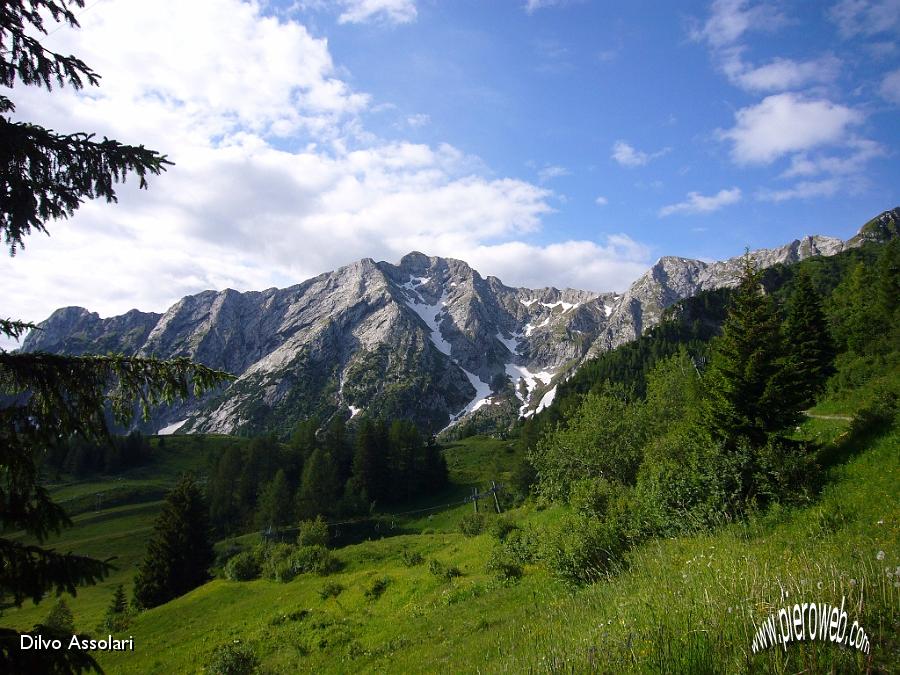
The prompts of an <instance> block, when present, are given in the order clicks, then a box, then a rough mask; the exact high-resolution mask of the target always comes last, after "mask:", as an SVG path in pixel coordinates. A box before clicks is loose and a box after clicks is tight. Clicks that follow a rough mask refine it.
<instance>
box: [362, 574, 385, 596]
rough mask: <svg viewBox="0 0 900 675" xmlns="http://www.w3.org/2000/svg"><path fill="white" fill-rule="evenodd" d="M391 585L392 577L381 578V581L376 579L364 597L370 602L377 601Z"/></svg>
mask: <svg viewBox="0 0 900 675" xmlns="http://www.w3.org/2000/svg"><path fill="white" fill-rule="evenodd" d="M390 583H391V579H390V577H381V578H379V579H375V580H374V581H373V582H372V583H371V585H370V586H369V587H368V588H367V589H366V590H365V593H364V595H365V596H366V598H368V599H369V600H377V599H378V598H380V597H381V596H382V595H383V594H384V592H385V591H386V590H387V587H388V585H389V584H390Z"/></svg>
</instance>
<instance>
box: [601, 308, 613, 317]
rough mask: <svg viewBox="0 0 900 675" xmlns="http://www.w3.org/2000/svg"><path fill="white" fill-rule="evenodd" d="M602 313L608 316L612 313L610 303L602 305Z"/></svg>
mask: <svg viewBox="0 0 900 675" xmlns="http://www.w3.org/2000/svg"><path fill="white" fill-rule="evenodd" d="M603 313H604V314H606V317H607V318H609V315H610V314H612V313H613V306H612V305H603Z"/></svg>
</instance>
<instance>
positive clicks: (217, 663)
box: [206, 640, 259, 675]
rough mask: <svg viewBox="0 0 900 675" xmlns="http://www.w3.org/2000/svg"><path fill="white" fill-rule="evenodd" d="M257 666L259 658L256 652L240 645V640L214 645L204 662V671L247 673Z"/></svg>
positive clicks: (226, 674)
mask: <svg viewBox="0 0 900 675" xmlns="http://www.w3.org/2000/svg"><path fill="white" fill-rule="evenodd" d="M258 668H259V659H258V658H257V657H256V654H254V653H253V650H251V649H250V648H249V647H247V646H244V645H242V644H241V643H240V640H235V641H234V642H229V643H226V644H224V645H219V646H218V647H216V648H215V649H214V650H213V652H212V655H211V656H210V659H209V661H207V663H206V672H208V673H214V675H249V673H255V672H256V671H257V669H258Z"/></svg>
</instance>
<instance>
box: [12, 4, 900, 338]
mask: <svg viewBox="0 0 900 675" xmlns="http://www.w3.org/2000/svg"><path fill="white" fill-rule="evenodd" d="M79 20H80V22H81V24H82V27H81V29H80V30H70V29H68V28H61V29H59V30H57V31H55V32H53V34H52V35H50V36H49V37H47V38H46V43H47V45H48V46H49V47H51V48H53V49H55V50H57V51H69V52H72V53H74V54H76V55H78V56H80V57H81V58H83V59H84V60H85V61H86V62H87V63H88V64H90V65H91V66H92V67H94V68H95V69H96V70H97V71H98V72H99V73H100V74H101V75H102V76H103V79H102V81H101V86H100V87H99V88H96V89H91V90H89V91H83V92H73V91H71V90H67V89H62V90H55V91H54V92H52V93H50V94H48V93H46V92H43V91H40V90H36V89H33V88H21V87H17V88H16V89H14V90H13V92H11V97H12V99H13V100H14V101H15V102H16V105H17V111H18V112H17V114H18V116H19V117H20V118H21V119H27V120H30V121H36V122H39V123H41V124H44V125H45V126H48V127H51V128H54V129H57V130H59V131H67V132H68V131H80V130H92V131H97V132H99V133H100V134H108V135H109V136H110V137H114V138H117V139H119V140H122V141H123V142H132V143H144V144H146V145H147V146H148V147H152V148H155V149H159V150H161V151H163V152H166V153H168V154H169V156H170V157H171V158H172V159H173V160H174V161H175V162H176V164H175V166H174V167H172V169H171V170H170V171H169V172H167V174H165V175H164V176H161V177H159V178H156V179H154V180H152V181H151V187H150V189H149V190H148V191H146V192H144V191H137V190H136V189H135V188H134V183H133V182H129V183H127V184H126V186H125V187H124V189H123V190H122V192H121V194H120V202H119V204H117V205H106V204H97V203H90V204H86V205H85V206H84V207H82V208H81V209H80V210H79V211H78V213H77V214H76V216H75V217H74V218H73V219H71V220H69V221H64V222H60V223H52V224H50V227H49V229H50V232H51V236H50V237H49V238H47V237H43V236H39V237H38V236H35V237H32V238H31V241H28V242H26V249H25V250H24V251H22V252H21V253H19V254H18V255H17V256H16V257H15V258H14V259H9V258H7V259H4V260H3V261H2V262H0V266H2V267H0V273H2V274H4V276H5V278H6V279H7V280H8V282H9V283H10V284H14V285H15V286H16V287H17V288H19V289H22V290H21V292H20V293H17V295H16V297H15V298H12V299H10V301H9V302H11V303H12V304H9V305H8V306H7V307H6V311H7V313H9V314H10V315H12V316H17V317H21V318H24V319H29V320H41V319H43V318H45V317H46V316H47V315H48V314H49V312H50V311H52V310H53V309H54V308H56V307H59V306H64V305H82V306H86V307H88V308H90V309H92V310H95V311H98V312H100V314H101V315H104V316H108V315H112V314H118V313H122V312H125V311H127V310H128V309H131V308H132V307H138V308H140V309H144V310H154V311H163V310H165V309H166V308H167V307H168V306H169V305H170V304H171V303H173V302H175V301H176V300H177V299H178V298H180V297H181V296H183V295H185V294H187V293H195V292H199V291H201V290H204V289H207V288H214V289H221V288H225V287H232V288H237V289H239V290H250V289H261V288H266V287H270V286H286V285H289V284H292V283H298V282H299V281H302V280H303V279H305V278H308V277H309V276H312V275H314V274H317V273H320V272H323V271H327V270H330V269H333V268H335V267H337V266H339V265H342V264H347V263H350V262H352V261H353V260H355V259H358V258H360V257H373V258H375V259H385V260H390V261H396V260H398V259H399V258H400V256H402V255H403V254H404V253H406V252H408V251H410V250H413V249H417V250H422V251H424V252H426V253H430V254H434V255H449V256H455V257H459V258H462V259H464V260H467V261H469V262H470V263H472V264H473V266H474V267H475V268H476V269H478V270H479V271H480V272H482V273H483V274H494V275H497V276H499V277H500V278H501V279H502V280H504V281H505V282H506V283H508V284H511V285H529V286H541V285H555V286H572V287H578V288H587V289H592V290H621V289H624V288H625V287H627V285H628V284H629V283H631V282H632V281H633V280H634V279H635V278H636V277H637V276H639V275H640V274H641V273H642V272H643V271H644V270H646V268H647V267H648V266H649V265H650V264H652V263H653V262H654V261H655V260H656V259H657V258H658V257H660V256H662V255H680V256H686V257H697V258H705V259H713V258H724V257H730V256H733V255H738V254H740V253H741V252H742V251H743V249H744V247H745V246H750V247H751V248H757V247H764V246H777V245H780V244H783V243H786V242H788V241H790V240H792V239H794V238H797V237H801V236H803V235H806V234H827V235H832V236H838V237H843V238H846V237H849V236H850V235H852V234H853V233H854V232H855V230H856V229H857V228H858V227H859V226H860V225H861V224H862V223H863V222H864V221H865V220H867V219H868V218H870V217H872V216H874V215H876V214H877V213H879V212H881V211H882V210H884V209H887V208H892V207H894V206H897V205H898V204H900V182H898V180H897V177H898V175H900V171H898V169H900V158H898V152H897V151H898V147H897V139H898V137H900V134H898V130H900V118H898V113H900V47H898V46H897V45H898V43H900V41H898V37H900V0H833V1H831V2H809V1H799V0H798V1H796V2H778V3H770V4H767V3H760V2H753V1H750V0H747V1H741V0H717V1H716V2H712V3H709V2H679V3H660V2H631V3H609V2H599V1H591V0H582V1H578V0H568V1H566V0H509V1H507V0H491V1H490V2H485V1H484V0H482V1H474V0H471V1H470V0H458V1H453V0H447V1H441V2H439V1H438V0H332V1H326V0H300V1H296V2H262V1H260V2H245V1H241V0H193V1H192V2H190V3H184V2H180V1H178V0H158V1H157V2H154V3H146V2H141V1H139V0H115V2H113V1H112V0H100V2H98V3H95V4H92V5H89V6H88V9H87V10H86V11H84V12H82V13H81V14H80V15H79Z"/></svg>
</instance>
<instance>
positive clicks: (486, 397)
mask: <svg viewBox="0 0 900 675" xmlns="http://www.w3.org/2000/svg"><path fill="white" fill-rule="evenodd" d="M457 365H459V364H457ZM459 367H460V368H461V369H462V371H463V372H464V373H465V374H466V377H467V378H469V382H470V383H471V384H472V386H473V387H475V398H473V399H472V400H471V401H470V402H469V405H467V406H466V407H465V408H464V409H463V411H462V412H461V413H458V414H457V417H462V416H463V415H465V414H467V413H470V412H475V411H476V410H478V409H479V408H480V407H482V406H484V405H487V404H488V403H490V398H491V385H489V384H487V383H486V382H484V381H483V380H482V379H481V378H480V377H478V376H477V375H476V374H475V373H470V372H469V371H468V370H466V369H465V368H463V367H462V366H459Z"/></svg>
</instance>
